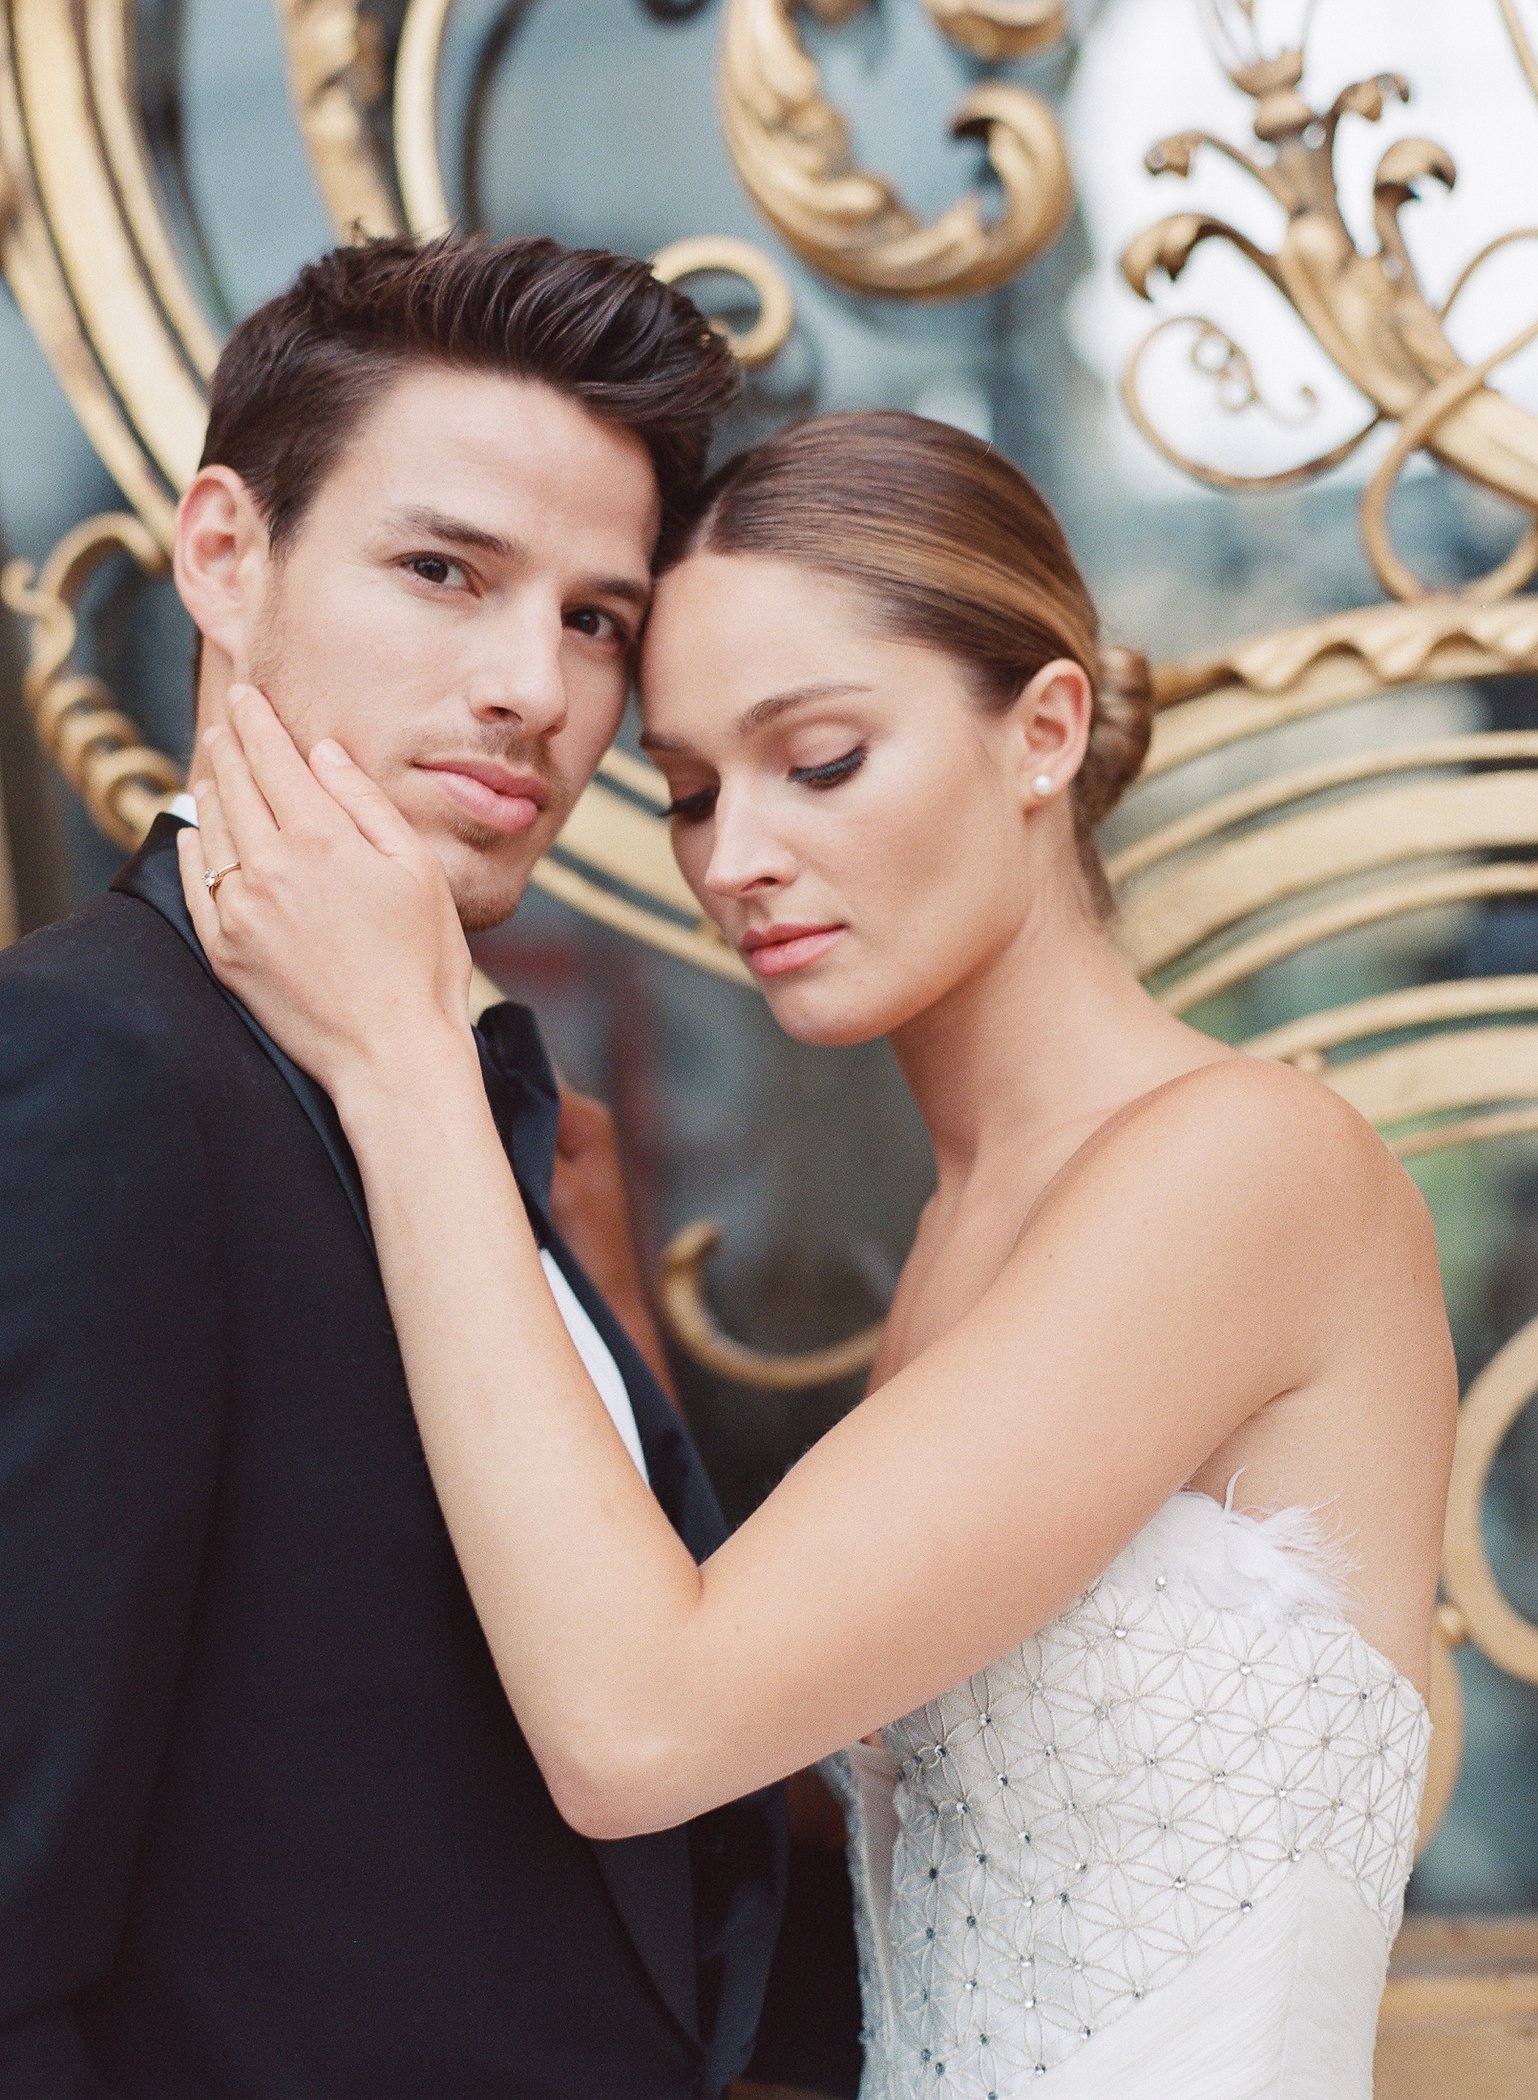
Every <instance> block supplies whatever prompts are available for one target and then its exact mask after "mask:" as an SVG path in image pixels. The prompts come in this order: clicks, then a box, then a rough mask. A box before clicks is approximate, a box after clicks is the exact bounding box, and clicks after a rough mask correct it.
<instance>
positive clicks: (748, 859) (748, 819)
mask: <svg viewBox="0 0 1538 2100" xmlns="http://www.w3.org/2000/svg"><path fill="white" fill-rule="evenodd" d="M795 873H796V862H795V857H794V855H793V854H792V853H791V851H790V849H789V847H788V846H786V844H785V843H784V841H783V840H782V839H781V838H780V837H778V835H777V834H776V832H775V830H774V828H773V827H772V826H771V825H770V824H769V823H768V822H767V821H766V820H765V816H764V813H763V812H762V811H761V810H758V809H755V807H754V806H753V803H752V800H751V798H750V797H748V796H747V795H731V794H729V793H728V792H727V791H726V790H725V789H723V790H722V791H721V792H720V794H719V795H718V796H717V798H716V808H715V827H714V837H713V838H712V840H711V847H710V859H709V861H708V862H707V864H706V868H705V878H704V879H705V887H706V889H707V890H709V891H710V893H711V894H712V896H716V897H744V896H747V895H749V894H751V893H752V892H754V891H757V890H765V889H780V888H783V887H784V886H785V884H786V883H788V882H790V881H791V880H793V878H794V876H795Z"/></svg>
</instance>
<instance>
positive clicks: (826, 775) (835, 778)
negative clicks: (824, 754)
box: [790, 744, 865, 788]
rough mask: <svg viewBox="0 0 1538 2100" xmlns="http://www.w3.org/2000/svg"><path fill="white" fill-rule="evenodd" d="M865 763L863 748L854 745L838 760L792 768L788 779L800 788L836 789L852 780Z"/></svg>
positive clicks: (832, 759)
mask: <svg viewBox="0 0 1538 2100" xmlns="http://www.w3.org/2000/svg"><path fill="white" fill-rule="evenodd" d="M864 763H865V746H864V745H863V744H856V745H855V747H854V749H853V750H852V751H846V752H844V754H843V755H842V757H840V758H829V759H825V760H824V761H823V763H822V764H821V765H820V766H792V767H791V769H790V777H791V779H792V780H794V781H796V782H798V783H799V784H800V786H802V787H810V788H831V787H838V786H839V785H840V783H841V782H843V781H845V780H852V779H853V778H854V776H855V774H856V773H858V772H859V770H860V768H861V766H863V765H864Z"/></svg>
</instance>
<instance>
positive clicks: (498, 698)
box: [465, 608, 566, 737]
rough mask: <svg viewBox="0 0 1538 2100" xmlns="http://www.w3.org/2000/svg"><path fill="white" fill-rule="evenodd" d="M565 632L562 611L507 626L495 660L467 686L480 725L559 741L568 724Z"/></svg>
mask: <svg viewBox="0 0 1538 2100" xmlns="http://www.w3.org/2000/svg"><path fill="white" fill-rule="evenodd" d="M564 637H565V629H564V627H563V626H562V623H561V619H560V615H559V612H555V613H549V612H544V611H542V610H536V609H533V608H529V609H526V610H525V611H524V612H523V613H522V616H521V617H519V618H517V619H514V620H511V621H509V622H508V623H507V625H506V627H505V629H504V631H503V633H502V634H501V635H499V636H498V637H497V647H496V653H495V655H494V656H491V657H488V659H487V660H486V661H485V662H484V663H482V664H481V665H479V666H478V667H477V669H476V670H475V671H474V672H473V673H472V674H471V676H470V678H469V680H468V681H467V683H466V686H465V697H466V699H467V700H468V702H469V705H470V711H471V713H472V714H473V715H474V716H475V718H476V720H477V721H478V722H488V723H490V722H495V723H499V724H504V725H506V726H508V727H516V728H518V729H520V730H522V732H523V734H524V735H525V736H530V737H545V736H553V735H555V733H556V731H557V730H559V729H562V728H564V727H565V723H566V677H565V670H564V665H563V661H562V643H563V640H564Z"/></svg>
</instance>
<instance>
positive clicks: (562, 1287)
mask: <svg viewBox="0 0 1538 2100" xmlns="http://www.w3.org/2000/svg"><path fill="white" fill-rule="evenodd" d="M167 808H168V811H169V814H170V815H171V816H173V817H180V818H181V820H182V822H183V823H184V824H194V825H195V824H196V823H197V821H198V805H197V803H196V802H195V801H194V800H193V798H192V797H191V795H177V796H176V797H175V798H174V800H173V801H171V802H170V803H169V804H168V805H167ZM539 1259H540V1263H541V1266H542V1267H543V1269H544V1272H545V1277H546V1280H547V1282H548V1283H549V1285H550V1295H551V1296H552V1297H553V1298H554V1300H555V1302H556V1308H557V1310H558V1311H559V1313H560V1315H561V1318H562V1319H563V1320H564V1321H565V1323H566V1332H567V1333H568V1334H569V1335H570V1336H571V1338H572V1340H573V1342H574V1343H575V1344H576V1347H577V1354H578V1355H579V1356H580V1357H581V1358H582V1361H583V1363H584V1364H585V1365H586V1366H587V1375H588V1376H589V1378H591V1379H592V1381H593V1383H594V1385H595V1386H596V1387H597V1388H598V1397H599V1398H600V1399H601V1400H602V1402H603V1404H604V1406H605V1407H606V1408H607V1409H608V1410H609V1418H610V1420H611V1421H612V1422H613V1424H614V1426H615V1428H616V1429H617V1430H618V1431H619V1433H620V1437H621V1440H622V1441H623V1443H624V1446H625V1449H626V1450H627V1451H628V1452H629V1453H630V1456H631V1457H632V1459H634V1461H635V1464H636V1469H637V1471H638V1472H639V1473H640V1475H641V1478H642V1479H643V1480H645V1479H646V1478H647V1472H646V1454H645V1452H644V1451H643V1450H642V1449H641V1433H640V1431H639V1430H638V1429H637V1428H636V1422H635V1409H634V1408H633V1407H632V1406H631V1404H630V1394H629V1391H628V1390H627V1388H626V1385H625V1379H624V1374H623V1372H622V1371H621V1370H620V1367H619V1365H618V1364H617V1363H616V1362H615V1361H614V1354H613V1351H612V1350H611V1349H610V1348H609V1345H608V1343H607V1342H606V1341H605V1340H604V1338H603V1336H602V1335H601V1334H600V1333H599V1332H598V1329H597V1328H596V1327H595V1326H594V1325H593V1322H592V1320H591V1319H590V1318H589V1317H588V1314H587V1311H586V1308H585V1307H584V1306H583V1303H582V1301H581V1299H580V1298H579V1297H578V1296H577V1294H576V1292H575V1291H574V1290H573V1289H572V1287H571V1285H570V1283H569V1282H568V1281H567V1280H566V1277H565V1276H564V1275H563V1274H562V1271H561V1267H560V1264H559V1263H558V1262H557V1260H556V1258H555V1256H554V1255H553V1254H552V1253H551V1252H550V1250H549V1248H548V1247H546V1248H542V1249H541V1251H540V1257H539Z"/></svg>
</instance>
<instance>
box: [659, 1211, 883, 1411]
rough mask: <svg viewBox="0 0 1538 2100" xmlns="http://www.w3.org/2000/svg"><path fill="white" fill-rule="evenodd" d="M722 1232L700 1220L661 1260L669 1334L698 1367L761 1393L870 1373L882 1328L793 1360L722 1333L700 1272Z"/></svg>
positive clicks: (678, 1237)
mask: <svg viewBox="0 0 1538 2100" xmlns="http://www.w3.org/2000/svg"><path fill="white" fill-rule="evenodd" d="M720 1242H721V1228H720V1226H719V1225H717V1224H716V1223H715V1222H714V1220H713V1219H710V1218H701V1219H698V1220H697V1221H696V1222H695V1223H694V1224H692V1225H686V1226H685V1227H684V1228H683V1230H682V1231H681V1232H679V1233H677V1234H675V1236H674V1237H673V1239H672V1240H671V1241H670V1242H669V1243H668V1246H667V1249H666V1251H665V1252H664V1254H663V1257H662V1268H661V1271H660V1274H659V1277H658V1291H659V1296H660V1299H661V1304H662V1312H663V1317H664V1319H665V1320H666V1322H667V1326H668V1331H669V1333H670V1334H671V1335H672V1336H673V1338H674V1340H675V1341H677V1342H678V1343H679V1344H680V1346H681V1347H682V1348H684V1349H686V1350H687V1351H688V1353H689V1355H690V1356H691V1357H692V1358H693V1359H694V1361H695V1362H696V1363H697V1364H702V1365H703V1366H704V1367H705V1369H706V1370H707V1371H714V1372H715V1373H716V1374H717V1376H718V1377H721V1378H730V1379H732V1380H733V1381H734V1382H735V1383H736V1384H738V1385H747V1386H754V1387H756V1388H757V1389H758V1390H759V1391H761V1392H771V1393H791V1392H801V1391H804V1390H805V1389H806V1388H807V1387H809V1386H818V1385H833V1384H835V1383H836V1382H837V1381H838V1380H839V1379H841V1378H851V1377H853V1376H854V1375H855V1374H856V1373H857V1372H859V1371H865V1370H868V1369H869V1368H870V1365H871V1362H872V1359H873V1358H874V1357H875V1354H876V1349H877V1345H878V1344H879V1342H880V1340H881V1329H880V1327H879V1326H875V1327H868V1328H866V1329H865V1330H864V1332H863V1333H861V1334H856V1335H851V1336H850V1338H849V1340H848V1341H844V1342H835V1343H833V1344H832V1346H831V1347H829V1348H826V1349H809V1350H805V1351H802V1352H798V1353H796V1354H794V1355H783V1356H782V1355H773V1354H771V1353H770V1352H768V1351H767V1350H763V1349H750V1348H748V1347H747V1345H746V1344H745V1343H743V1342H737V1341H733V1340H732V1338H731V1336H730V1335H728V1334H725V1333H723V1331H722V1329H721V1327H720V1326H719V1325H718V1323H717V1321H716V1318H715V1315H714V1314H713V1313H712V1312H711V1310H710V1308H709V1306H708V1305H707V1304H706V1302H705V1294H704V1291H703V1289H702V1288H701V1282H700V1277H701V1272H702V1270H703V1269H704V1266H705V1263H706V1262H707V1261H708V1260H709V1258H710V1256H711V1254H712V1253H713V1252H714V1251H715V1249H716V1248H717V1247H718V1246H719V1245H720Z"/></svg>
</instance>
